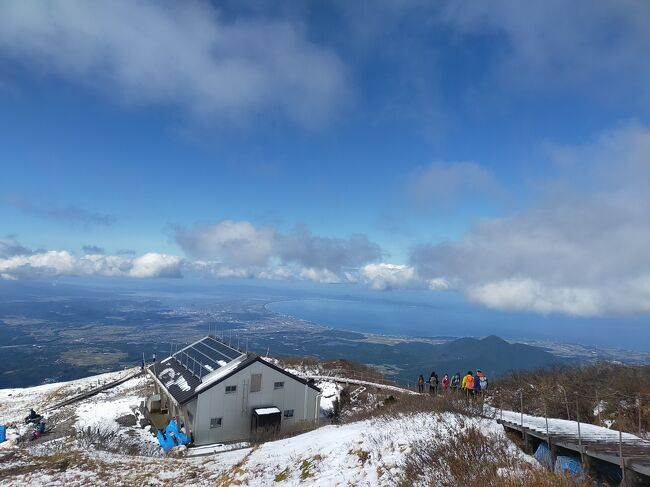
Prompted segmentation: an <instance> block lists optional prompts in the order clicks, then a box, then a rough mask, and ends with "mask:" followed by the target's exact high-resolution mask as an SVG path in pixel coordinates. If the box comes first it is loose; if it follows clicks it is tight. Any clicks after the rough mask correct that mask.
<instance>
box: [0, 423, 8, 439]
mask: <svg viewBox="0 0 650 487" xmlns="http://www.w3.org/2000/svg"><path fill="white" fill-rule="evenodd" d="M6 439H7V427H6V426H5V425H4V424H0V443H2V442H3V441H5V440H6Z"/></svg>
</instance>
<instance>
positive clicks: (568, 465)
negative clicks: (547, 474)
mask: <svg viewBox="0 0 650 487" xmlns="http://www.w3.org/2000/svg"><path fill="white" fill-rule="evenodd" d="M555 473H557V474H564V475H567V476H568V477H573V478H575V479H576V480H584V479H585V472H584V470H583V469H582V463H581V462H580V459H579V458H576V457H563V456H558V457H557V460H555Z"/></svg>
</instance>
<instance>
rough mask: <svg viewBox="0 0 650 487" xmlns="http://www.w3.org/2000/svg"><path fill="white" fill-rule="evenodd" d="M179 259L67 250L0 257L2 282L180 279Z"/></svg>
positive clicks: (153, 254) (149, 254)
mask: <svg viewBox="0 0 650 487" xmlns="http://www.w3.org/2000/svg"><path fill="white" fill-rule="evenodd" d="M180 268H181V259H180V258H178V257H174V256H170V255H165V254H158V253H148V254H144V255H142V256H140V257H137V258H134V259H129V258H124V257H121V256H116V255H100V254H88V255H83V256H81V257H77V256H74V255H72V254H71V253H70V252H68V251H66V250H48V251H36V252H32V251H26V253H21V254H17V255H13V256H9V257H4V258H3V257H2V256H0V276H1V277H2V278H3V279H30V278H45V277H59V276H105V277H141V278H145V277H181V272H180Z"/></svg>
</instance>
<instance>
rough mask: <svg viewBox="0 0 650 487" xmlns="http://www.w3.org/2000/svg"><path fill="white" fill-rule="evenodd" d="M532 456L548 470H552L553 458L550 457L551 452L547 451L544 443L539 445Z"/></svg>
mask: <svg viewBox="0 0 650 487" xmlns="http://www.w3.org/2000/svg"><path fill="white" fill-rule="evenodd" d="M534 456H535V458H536V459H537V461H538V462H539V463H541V464H542V465H546V466H547V467H548V468H550V469H552V468H553V457H552V456H551V450H549V449H548V445H547V444H546V443H540V444H539V446H538V447H537V450H536V451H535V455H534Z"/></svg>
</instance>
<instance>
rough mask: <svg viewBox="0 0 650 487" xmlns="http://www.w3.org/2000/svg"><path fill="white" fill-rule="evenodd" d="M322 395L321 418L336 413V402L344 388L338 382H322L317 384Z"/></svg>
mask: <svg viewBox="0 0 650 487" xmlns="http://www.w3.org/2000/svg"><path fill="white" fill-rule="evenodd" d="M316 387H318V388H319V389H320V390H321V392H322V395H321V397H320V410H321V416H327V415H329V414H331V413H333V411H334V401H336V399H338V397H339V394H340V392H341V389H342V387H341V386H340V385H339V384H337V383H336V382H325V381H320V382H317V383H316Z"/></svg>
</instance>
